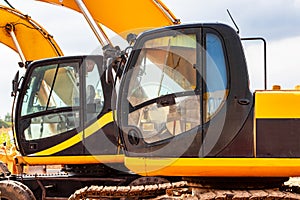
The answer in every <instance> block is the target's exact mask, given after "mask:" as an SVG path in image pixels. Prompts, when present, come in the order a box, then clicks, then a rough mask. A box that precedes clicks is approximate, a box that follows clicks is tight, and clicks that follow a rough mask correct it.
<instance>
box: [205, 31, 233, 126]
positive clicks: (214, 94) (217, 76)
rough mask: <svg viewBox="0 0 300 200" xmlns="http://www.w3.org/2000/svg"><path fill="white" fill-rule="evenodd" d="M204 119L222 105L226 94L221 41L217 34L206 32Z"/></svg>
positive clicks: (210, 116) (225, 75)
mask: <svg viewBox="0 0 300 200" xmlns="http://www.w3.org/2000/svg"><path fill="white" fill-rule="evenodd" d="M205 45H206V55H205V59H206V69H205V71H206V73H205V75H204V82H205V83H206V92H205V94H204V100H206V101H205V102H206V113H204V115H205V121H208V120H210V119H211V118H212V117H213V116H214V115H215V114H216V112H217V111H218V110H219V109H220V108H221V106H222V105H223V103H224V101H225V98H226V96H227V93H228V90H227V70H226V62H225V55H224V50H223V46H222V41H221V39H220V38H219V37H218V35H217V34H214V33H207V34H206V43H205Z"/></svg>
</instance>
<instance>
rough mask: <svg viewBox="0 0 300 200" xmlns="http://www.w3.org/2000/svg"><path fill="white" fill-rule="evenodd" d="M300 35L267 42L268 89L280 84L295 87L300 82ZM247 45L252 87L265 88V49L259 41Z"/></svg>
mask: <svg viewBox="0 0 300 200" xmlns="http://www.w3.org/2000/svg"><path fill="white" fill-rule="evenodd" d="M299 44H300V36H298V37H293V38H288V39H282V40H278V41H271V42H269V43H267V84H268V89H271V88H272V86H273V85H280V86H281V87H282V89H293V88H294V87H295V86H296V85H299V84H300V81H299V74H300V56H299V52H300V46H299ZM244 46H245V54H246V59H247V64H248V71H249V75H250V84H251V89H252V90H255V89H263V88H264V84H263V83H264V73H263V72H264V71H263V51H262V48H263V47H262V45H261V44H259V43H254V44H250V45H249V44H248V45H246V44H245V45H244Z"/></svg>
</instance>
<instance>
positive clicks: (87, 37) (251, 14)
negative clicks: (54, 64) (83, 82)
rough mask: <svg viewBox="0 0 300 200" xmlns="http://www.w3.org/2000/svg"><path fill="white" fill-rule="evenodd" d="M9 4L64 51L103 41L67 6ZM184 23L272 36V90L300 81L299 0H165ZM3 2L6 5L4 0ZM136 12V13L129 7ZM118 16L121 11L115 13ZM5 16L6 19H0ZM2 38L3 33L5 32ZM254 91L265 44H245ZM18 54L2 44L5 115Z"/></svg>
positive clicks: (0, 103) (82, 50)
mask: <svg viewBox="0 0 300 200" xmlns="http://www.w3.org/2000/svg"><path fill="white" fill-rule="evenodd" d="M9 2H10V4H11V5H13V6H14V7H15V8H16V9H18V10H19V11H21V12H22V13H24V14H28V15H29V16H31V17H32V19H33V20H35V21H36V22H38V23H39V24H40V25H42V26H43V27H44V28H45V29H46V30H47V31H48V32H49V33H50V34H51V35H53V36H54V39H55V40H56V42H57V43H58V44H59V46H60V47H61V49H62V50H63V52H64V54H65V55H80V54H91V53H92V52H94V50H95V49H97V48H98V47H99V44H98V42H97V40H96V38H95V36H94V35H93V33H92V31H91V30H90V29H89V27H88V25H87V23H86V22H85V20H84V18H83V16H82V15H80V14H79V13H77V12H75V11H72V10H69V9H67V8H63V7H59V6H54V5H50V4H46V3H43V2H39V1H34V0H9ZM162 2H163V3H165V4H166V5H167V7H168V8H169V9H170V10H171V11H172V12H173V13H174V14H175V16H176V17H177V18H179V19H180V20H181V22H182V23H193V22H201V23H204V22H210V23H215V22H217V23H225V24H228V25H230V26H232V27H234V24H233V23H232V21H231V20H230V17H229V16H228V14H227V11H226V10H227V9H228V10H229V11H230V12H231V15H232V16H233V18H234V19H235V22H236V23H237V25H238V27H239V29H240V36H241V37H255V36H259V37H263V38H265V39H266V40H267V68H268V73H267V77H268V81H267V83H268V88H269V89H270V88H271V87H272V85H275V84H277V85H281V87H282V88H284V89H290V88H294V86H296V85H297V84H300V78H299V74H300V56H299V54H300V12H299V11H300V0H272V1H267V0H239V1H238V0H222V1H220V0H162ZM0 4H1V5H4V6H7V4H6V3H5V2H4V0H0ZM129 12H133V11H129ZM116 14H117V13H116ZM0 20H1V17H0ZM0 37H1V36H0ZM244 45H245V46H244V50H245V53H246V59H247V64H248V70H249V75H250V84H251V89H252V90H253V91H254V90H255V89H263V70H262V69H263V52H262V45H261V43H260V42H251V43H249V42H248V43H244ZM19 61H20V59H19V57H18V55H17V54H16V53H15V52H14V51H12V50H11V49H9V48H8V47H6V46H4V45H1V44H0V68H1V73H0V97H1V98H0V99H1V100H0V118H2V119H3V118H4V115H5V114H6V113H8V112H11V107H12V98H11V97H10V93H11V81H12V79H13V77H14V75H15V73H16V71H17V70H18V69H19V68H18V67H17V63H18V62H19Z"/></svg>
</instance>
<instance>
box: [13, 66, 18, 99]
mask: <svg viewBox="0 0 300 200" xmlns="http://www.w3.org/2000/svg"><path fill="white" fill-rule="evenodd" d="M18 86H19V71H18V72H17V73H16V75H15V78H14V79H13V81H12V92H11V96H12V97H15V96H16V95H17V92H18Z"/></svg>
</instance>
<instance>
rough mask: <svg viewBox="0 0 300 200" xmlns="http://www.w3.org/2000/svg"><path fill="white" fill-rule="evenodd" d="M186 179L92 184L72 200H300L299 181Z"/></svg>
mask: <svg viewBox="0 0 300 200" xmlns="http://www.w3.org/2000/svg"><path fill="white" fill-rule="evenodd" d="M188 185H189V184H188V183H187V182H185V181H181V182H175V183H163V184H153V185H144V186H113V187H112V186H91V187H85V188H82V189H80V190H77V191H76V192H75V193H74V194H73V195H72V196H71V197H70V198H69V200H79V199H103V198H108V199H109V198H113V199H116V198H119V199H145V198H146V199H156V200H158V199H195V200H196V199H267V200H268V199H272V200H273V199H299V200H300V194H299V193H297V192H299V191H300V190H299V187H298V186H297V183H295V182H292V183H288V184H286V185H285V186H284V187H283V188H281V189H279V188H272V189H243V190H222V189H213V188H204V187H201V186H198V187H197V186H192V187H189V186H188Z"/></svg>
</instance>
